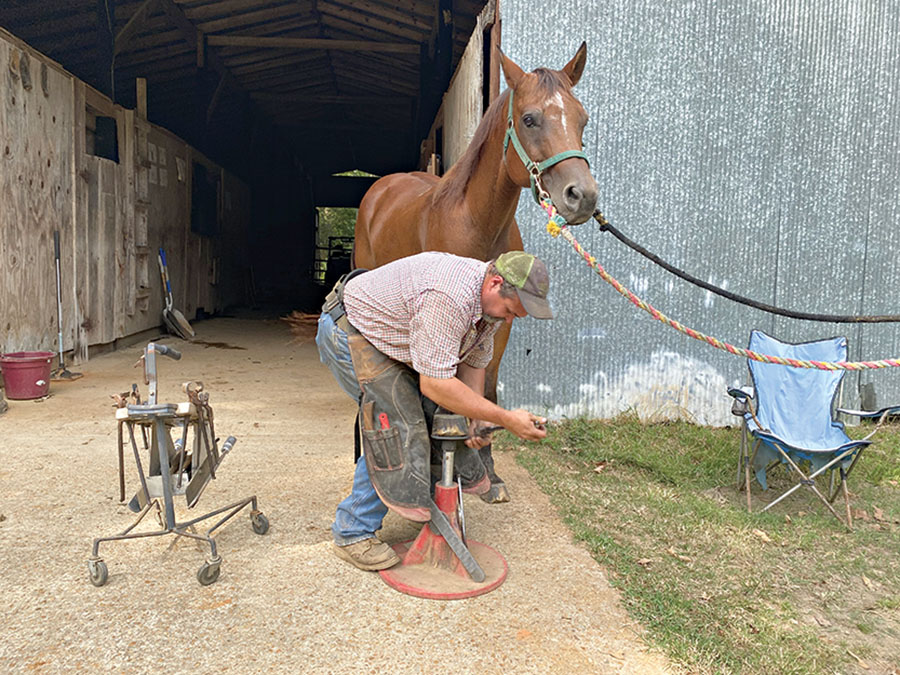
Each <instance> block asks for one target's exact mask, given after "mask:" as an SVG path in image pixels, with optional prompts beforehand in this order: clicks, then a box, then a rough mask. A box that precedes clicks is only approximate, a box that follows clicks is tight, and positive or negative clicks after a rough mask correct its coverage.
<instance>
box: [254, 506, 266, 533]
mask: <svg viewBox="0 0 900 675" xmlns="http://www.w3.org/2000/svg"><path fill="white" fill-rule="evenodd" d="M250 524H251V525H252V526H253V531H254V532H256V534H265V533H266V532H268V531H269V519H268V518H266V517H265V516H264V515H263V514H262V513H260V512H259V511H256V512H254V513H251V514H250Z"/></svg>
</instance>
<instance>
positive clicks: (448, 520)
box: [379, 413, 507, 600]
mask: <svg viewBox="0 0 900 675" xmlns="http://www.w3.org/2000/svg"><path fill="white" fill-rule="evenodd" d="M466 426H467V425H466V418H465V417H463V416H462V415H452V414H443V413H438V414H436V415H435V416H434V423H433V425H432V433H431V437H432V438H433V439H434V440H437V441H440V443H441V454H442V462H441V480H440V482H439V483H438V484H437V485H435V486H434V501H433V502H432V504H431V520H430V521H429V522H428V523H426V524H425V525H424V526H423V527H422V530H421V531H420V532H419V535H418V536H417V537H416V538H415V539H414V540H413V541H409V542H404V543H402V544H397V545H395V546H394V550H395V551H396V552H397V554H398V555H399V556H400V559H401V561H400V563H399V564H397V565H394V567H391V568H390V569H386V570H381V571H380V572H379V574H380V575H381V578H382V579H384V581H385V582H386V583H387V584H388V585H389V586H391V587H392V588H395V589H397V590H398V591H400V592H401V593H407V594H408V595H415V596H418V597H420V598H433V599H436V600H457V599H461V598H470V597H473V596H476V595H482V594H483V593H488V592H489V591H492V590H494V589H495V588H498V587H499V586H500V584H502V583H503V582H504V580H505V579H506V573H507V564H506V560H505V559H504V558H503V556H502V555H500V553H498V552H497V551H496V550H494V549H493V548H491V547H490V546H485V545H484V544H481V543H479V542H477V541H471V540H467V539H466V534H465V515H464V512H463V502H462V490H461V486H460V484H459V482H458V481H454V480H453V475H454V474H453V462H454V453H455V452H456V450H457V448H458V444H459V443H463V442H465V440H466V438H467V437H468V435H467V431H466Z"/></svg>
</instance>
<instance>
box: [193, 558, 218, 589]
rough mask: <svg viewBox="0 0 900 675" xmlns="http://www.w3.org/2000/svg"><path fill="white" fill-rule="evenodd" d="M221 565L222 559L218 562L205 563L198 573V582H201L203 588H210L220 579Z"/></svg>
mask: <svg viewBox="0 0 900 675" xmlns="http://www.w3.org/2000/svg"><path fill="white" fill-rule="evenodd" d="M221 564H222V559H221V558H219V560H217V561H216V562H205V563H203V567H201V568H200V569H199V571H198V572H197V581H199V582H200V585H201V586H209V585H210V584H214V583H216V581H217V580H218V578H219V566H220V565H221Z"/></svg>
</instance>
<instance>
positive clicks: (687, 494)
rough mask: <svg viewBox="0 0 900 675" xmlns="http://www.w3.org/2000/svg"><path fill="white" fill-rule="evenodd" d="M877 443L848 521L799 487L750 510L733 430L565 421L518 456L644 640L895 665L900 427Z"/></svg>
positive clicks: (747, 661) (777, 664)
mask: <svg viewBox="0 0 900 675" xmlns="http://www.w3.org/2000/svg"><path fill="white" fill-rule="evenodd" d="M849 431H850V433H851V435H856V432H857V431H858V432H859V434H858V435H859V436H862V435H864V434H865V433H866V431H867V430H866V429H865V427H862V428H859V429H850V430H849ZM876 441H878V443H877V445H875V446H872V447H871V448H868V449H867V450H866V452H865V454H864V456H863V457H862V459H861V460H860V462H859V464H858V466H857V467H856V468H855V469H854V472H853V474H852V475H851V480H850V488H851V503H852V505H853V507H854V510H855V513H856V521H855V526H856V527H855V530H854V531H853V532H847V531H846V530H845V529H844V527H843V526H842V525H840V524H839V523H838V522H837V521H836V520H835V519H834V518H833V516H831V515H830V514H829V513H828V512H827V511H826V510H825V509H824V507H822V506H821V503H820V502H818V500H817V499H816V498H815V496H814V495H812V494H811V493H810V492H809V491H808V490H801V491H798V492H796V493H794V494H793V495H792V496H790V497H788V498H787V499H786V500H784V501H783V502H781V503H779V504H778V505H776V506H775V507H773V509H771V510H770V511H769V512H767V513H753V514H748V513H747V512H746V506H745V504H746V502H745V495H744V494H743V493H739V492H738V491H737V489H736V487H735V479H736V472H737V451H738V445H739V443H740V432H739V431H738V430H737V429H713V428H705V427H699V426H695V425H691V424H688V423H684V422H673V423H666V424H653V425H648V424H643V423H641V422H640V421H639V420H637V419H636V418H635V417H633V416H629V415H625V416H621V417H619V418H617V419H615V420H612V421H599V420H570V421H567V422H564V423H562V424H559V425H555V426H554V427H553V428H552V430H551V433H550V434H549V436H548V438H547V439H546V440H545V441H544V442H542V443H540V444H531V445H529V446H528V447H524V446H522V447H519V453H518V455H517V459H518V461H519V462H520V463H521V464H522V465H523V466H524V467H526V468H527V469H528V471H529V472H530V473H531V474H532V475H533V476H534V478H535V479H536V480H537V482H538V484H539V485H540V486H541V488H542V489H543V490H544V492H546V493H547V494H548V495H549V496H550V498H551V500H552V501H553V503H554V504H555V505H556V506H557V508H558V509H559V512H560V514H561V516H562V518H563V520H564V521H565V523H566V524H567V525H568V527H570V528H571V530H572V532H573V534H574V536H575V538H576V539H578V540H579V541H582V542H584V543H585V545H586V546H587V547H588V548H589V550H590V551H591V553H592V554H593V556H594V558H595V559H596V560H597V561H598V562H600V563H601V564H602V565H603V566H604V567H605V568H606V570H607V572H608V573H609V575H610V578H611V581H612V583H613V584H614V585H615V586H616V587H618V588H619V589H620V590H621V592H622V594H623V597H624V602H625V604H626V607H627V609H628V611H629V613H630V614H631V616H632V617H634V618H635V619H637V620H638V621H640V622H641V624H642V625H643V626H644V627H645V628H646V631H647V639H648V641H649V642H651V643H652V644H654V645H656V646H658V647H659V648H660V649H662V650H663V651H664V652H665V653H666V654H668V655H669V657H670V658H671V659H672V660H674V661H675V662H677V663H680V664H682V665H683V666H685V667H686V668H687V669H688V670H690V671H692V672H716V673H739V672H744V673H821V672H842V673H847V672H867V671H866V668H871V669H872V670H874V671H876V672H880V670H883V671H884V672H891V669H894V668H900V656H898V654H900V649H898V648H897V645H898V644H900V616H898V612H897V611H896V610H897V606H898V604H900V550H898V549H900V537H898V532H900V527H898V522H900V484H898V483H900V427H897V426H887V427H885V428H883V429H882V430H881V431H880V432H879V434H878V435H877V436H876ZM504 443H505V445H506V447H518V444H516V446H513V445H512V444H513V443H514V439H511V437H507V438H506V439H505V441H504V440H503V439H500V441H499V446H500V447H503V446H504ZM791 484H792V483H790V482H789V479H788V477H787V476H786V474H784V472H782V471H781V470H780V469H777V470H776V471H775V474H774V475H773V476H772V477H771V478H770V488H771V489H770V490H769V493H767V494H764V493H761V492H760V490H759V487H758V486H756V484H755V483H754V484H753V485H754V489H753V502H754V508H755V509H758V508H759V507H760V506H761V505H762V504H763V503H764V502H763V500H770V499H772V498H773V493H774V494H780V493H781V491H783V490H784V488H786V487H787V486H789V485H791ZM778 488H781V489H780V490H779V489H778ZM838 503H839V502H838ZM839 512H840V509H839ZM851 653H852V654H851ZM868 672H872V671H871V670H870V671H868Z"/></svg>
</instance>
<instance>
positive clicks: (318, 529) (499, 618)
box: [0, 319, 672, 673]
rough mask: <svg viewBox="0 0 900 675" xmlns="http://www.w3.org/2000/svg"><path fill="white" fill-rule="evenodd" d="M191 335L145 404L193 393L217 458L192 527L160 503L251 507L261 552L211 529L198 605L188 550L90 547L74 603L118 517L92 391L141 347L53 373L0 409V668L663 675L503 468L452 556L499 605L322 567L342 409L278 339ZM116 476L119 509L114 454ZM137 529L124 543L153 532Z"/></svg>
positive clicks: (343, 454)
mask: <svg viewBox="0 0 900 675" xmlns="http://www.w3.org/2000/svg"><path fill="white" fill-rule="evenodd" d="M196 328H197V329H198V340H203V341H205V342H207V343H221V344H220V345H219V346H208V345H203V344H201V343H194V344H188V343H185V342H183V341H180V340H177V339H174V338H164V339H161V340H160V341H161V342H163V343H166V344H171V345H172V346H175V347H176V348H178V349H181V350H182V351H183V353H184V358H183V359H182V360H181V361H178V362H174V361H170V360H168V359H162V358H161V359H160V363H159V374H160V395H159V400H160V401H173V402H174V401H181V400H183V399H184V398H185V397H184V395H183V394H182V393H181V390H180V385H181V383H182V382H184V381H187V380H202V381H203V382H204V384H205V386H206V390H207V391H209V392H210V403H211V404H212V406H213V408H214V411H215V421H216V431H217V433H218V435H219V436H220V437H222V438H224V437H225V436H228V435H234V436H236V437H237V439H238V442H237V444H236V446H235V448H234V451H233V453H232V454H230V455H229V456H228V457H227V458H226V459H225V461H224V463H223V464H222V466H221V468H220V471H219V472H218V477H217V479H216V480H215V481H213V482H212V483H211V484H210V485H209V487H208V488H207V489H206V491H205V492H204V494H203V496H202V497H201V499H200V501H199V503H198V504H197V506H196V507H195V508H194V509H192V510H188V509H187V508H186V507H185V504H184V501H183V498H181V497H179V498H177V503H176V507H177V515H178V516H179V518H180V519H181V520H187V519H188V518H189V517H196V516H198V515H201V514H202V513H205V512H206V511H209V510H212V509H213V508H216V507H218V506H223V505H226V504H229V503H231V502H233V501H237V500H239V499H241V498H242V497H245V496H249V495H251V494H255V495H257V496H258V498H259V508H260V509H261V510H262V511H263V512H264V513H265V515H266V516H267V518H268V519H269V521H270V523H271V528H270V530H269V532H268V534H266V535H264V536H259V535H256V534H254V532H253V530H252V529H251V527H250V520H249V517H248V515H247V511H243V512H241V513H240V514H239V515H238V516H237V517H236V518H235V519H233V520H232V521H229V523H227V524H226V525H225V526H224V528H223V529H222V530H221V531H220V533H219V534H218V535H217V542H218V548H219V554H220V555H221V556H222V558H223V562H222V567H221V576H220V578H219V580H218V582H216V583H214V584H212V585H210V586H201V585H200V584H199V583H198V582H197V579H196V576H195V575H196V573H197V570H198V569H199V568H200V566H201V565H202V564H203V562H204V561H205V559H206V557H207V555H208V553H209V551H208V547H205V546H204V545H201V542H197V541H194V540H189V539H183V538H181V539H176V538H174V537H172V536H168V537H165V538H147V539H139V540H135V541H128V542H111V543H108V544H103V545H102V546H101V549H100V554H101V556H102V557H103V559H104V560H105V561H106V563H107V565H108V567H109V582H108V583H107V584H106V585H105V586H103V587H100V588H97V587H94V586H93V585H91V583H90V581H89V578H88V567H87V559H88V557H89V556H90V552H91V544H92V540H93V539H94V538H95V537H100V536H107V535H111V534H115V533H117V532H119V531H121V530H123V529H125V528H126V527H127V526H128V525H130V524H131V522H132V521H133V519H134V516H133V514H131V512H130V511H128V510H127V509H126V507H125V506H124V505H122V504H120V503H119V501H118V480H117V460H116V450H115V448H116V423H115V421H114V411H113V407H112V399H111V398H110V394H113V393H115V392H123V391H126V390H128V389H129V388H130V385H131V383H132V382H139V383H140V379H141V370H140V368H134V367H133V366H134V364H135V363H136V362H137V361H138V359H139V357H140V355H141V350H142V348H143V343H141V344H135V345H133V346H131V347H127V348H122V349H120V350H119V351H117V352H113V353H109V354H105V355H102V356H98V357H95V358H93V359H91V360H90V361H89V362H87V363H83V364H78V365H77V366H72V365H70V370H75V371H79V372H82V373H84V377H83V378H81V379H79V380H76V381H73V382H54V383H53V384H52V386H51V389H50V397H49V398H47V399H45V400H42V401H10V402H9V410H8V411H7V412H6V413H5V414H2V415H0V597H2V599H3V600H2V602H0V626H4V627H5V628H4V630H3V631H2V632H3V634H4V635H3V639H0V670H2V671H3V672H48V673H51V672H62V671H67V672H68V671H86V672H98V671H99V672H106V671H117V672H135V673H143V672H148V671H150V670H151V669H159V670H163V671H168V672H192V673H204V672H214V671H215V672H234V673H257V672H266V673H271V672H291V673H293V672H322V673H345V672H373V673H374V672H392V673H425V672H435V671H437V670H438V669H444V670H446V671H447V672H456V673H476V672H477V673H481V672H488V671H493V672H501V671H507V672H534V673H563V672H565V673H570V672H580V673H583V672H592V673H619V672H622V673H661V672H671V670H672V667H671V666H670V665H668V664H667V663H666V661H665V659H664V658H663V657H662V656H660V655H659V654H658V653H655V652H654V651H652V650H648V648H647V647H646V645H645V644H644V643H643V642H642V640H641V637H640V635H641V630H640V627H639V626H638V625H635V624H634V623H632V622H631V621H630V620H629V618H628V616H627V615H626V613H625V611H624V610H623V609H622V607H621V606H620V602H619V598H618V595H617V593H616V591H614V590H613V589H611V587H610V585H609V583H608V582H607V579H606V575H605V574H604V571H603V570H602V569H601V568H600V567H598V566H597V564H596V563H595V562H594V561H593V559H592V558H591V557H590V556H589V555H588V553H587V552H586V551H585V550H583V549H582V548H580V547H578V546H577V545H575V544H574V543H573V542H572V540H571V536H570V535H569V533H568V532H567V530H566V528H565V527H564V525H563V524H562V523H561V522H560V520H559V518H558V516H557V514H556V512H555V511H554V509H553V508H552V507H551V505H550V504H549V502H548V500H547V498H546V497H545V496H544V495H543V494H542V493H541V492H540V491H539V490H538V488H537V487H536V485H535V484H534V482H533V481H532V480H531V478H530V477H529V476H528V474H527V473H525V471H524V470H522V469H521V468H519V467H518V466H517V465H516V463H515V461H514V458H513V456H512V455H511V454H508V453H501V454H499V455H498V457H497V465H498V472H499V473H500V475H502V476H504V477H505V479H506V480H507V484H508V486H509V488H510V492H511V493H512V495H513V501H512V502H511V503H508V504H502V505H486V504H483V503H482V502H481V501H480V500H479V499H478V498H477V497H472V496H469V495H466V500H465V506H466V519H467V525H468V534H469V537H470V538H472V539H475V540H477V541H481V542H483V543H485V544H488V545H490V546H493V547H495V548H496V549H498V550H499V551H501V552H502V553H503V554H504V556H505V557H506V560H507V561H508V563H509V575H508V578H507V580H506V582H505V583H504V584H503V585H502V586H501V587H500V588H499V589H497V590H495V591H494V592H492V593H489V594H487V595H483V596H480V597H476V598H471V599H467V600H457V601H437V600H423V599H419V598H415V597H411V596H407V595H404V594H401V593H399V592H397V591H395V590H393V589H392V588H390V587H389V586H387V585H386V584H385V583H384V582H383V581H382V580H381V578H380V577H379V576H378V574H377V573H372V572H362V571H360V570H357V569H356V568H354V567H352V566H350V565H349V564H347V563H345V562H342V561H340V560H339V559H337V558H336V557H335V556H334V555H333V554H332V553H331V550H330V547H331V535H330V529H329V528H330V525H331V521H332V518H333V516H334V508H335V506H336V505H337V503H338V502H339V501H340V500H341V499H342V498H343V497H344V496H345V495H346V494H347V493H348V492H349V488H350V483H351V476H352V470H353V463H352V435H353V432H352V428H353V416H354V405H353V403H352V402H351V401H350V400H349V399H348V398H347V397H346V395H345V394H343V392H341V391H340V389H339V388H338V386H337V384H336V383H335V382H334V381H333V380H332V378H331V376H330V374H329V373H328V371H327V370H326V369H325V367H324V366H322V365H321V364H320V363H319V361H318V356H317V354H316V350H315V345H314V344H313V343H312V341H311V340H310V341H308V342H306V343H300V344H298V343H296V342H292V341H291V337H290V335H289V332H288V330H287V327H286V325H285V324H283V323H282V322H279V321H277V320H240V319H214V320H210V321H206V322H202V323H198V324H197V326H196ZM225 345H228V346H232V347H241V349H228V348H225ZM140 387H141V393H142V394H143V395H144V396H145V397H146V395H147V388H146V386H144V385H143V384H142V383H140ZM126 471H127V480H128V496H129V497H130V495H131V494H132V493H133V492H134V491H135V489H136V487H137V477H136V471H135V469H134V463H133V461H130V460H129V459H128V457H127V455H126ZM195 512H196V513H195ZM146 521H148V522H147V523H146V526H145V524H144V523H142V524H141V525H140V528H144V529H147V530H151V529H154V526H155V521H154V519H153V518H152V517H148V518H147V519H146ZM417 530H418V526H416V525H414V524H412V523H409V522H407V521H405V520H403V519H402V518H399V517H398V516H396V515H394V514H389V516H388V518H387V520H386V522H385V529H384V530H383V531H382V533H381V536H382V538H383V539H385V540H387V541H389V542H392V543H393V542H397V541H403V540H406V539H410V538H412V537H413V536H414V535H415V534H416V532H417Z"/></svg>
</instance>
